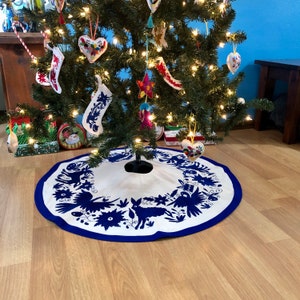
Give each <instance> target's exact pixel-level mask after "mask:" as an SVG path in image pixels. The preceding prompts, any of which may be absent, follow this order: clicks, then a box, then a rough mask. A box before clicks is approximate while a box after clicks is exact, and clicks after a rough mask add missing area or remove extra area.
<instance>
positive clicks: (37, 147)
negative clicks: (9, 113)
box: [6, 116, 59, 157]
mask: <svg viewBox="0 0 300 300" xmlns="http://www.w3.org/2000/svg"><path fill="white" fill-rule="evenodd" d="M44 125H45V127H46V129H47V131H48V136H45V137H41V138H40V139H39V141H33V143H31V142H30V139H31V135H30V127H31V126H32V125H31V122H30V118H28V117H23V116H22V117H12V118H11V120H10V123H9V124H8V125H7V127H6V133H7V134H8V135H10V132H11V131H12V132H13V133H14V134H15V136H16V138H17V140H18V142H17V149H16V150H15V151H12V152H14V155H15V156H16V157H19V156H28V155H38V154H48V153H54V152H58V151H59V144H58V142H57V128H56V122H53V121H51V120H47V119H45V124H44Z"/></svg>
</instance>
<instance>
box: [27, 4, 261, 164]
mask: <svg viewBox="0 0 300 300" xmlns="http://www.w3.org/2000/svg"><path fill="white" fill-rule="evenodd" d="M231 2H232V1H230V0H186V1H182V0H180V1H179V0H172V1H169V0H162V1H160V0H156V1H154V0H103V1H94V0H90V1H78V0H76V1H72V0H69V1H63V0H61V1H55V7H51V6H50V8H49V7H42V8H41V7H40V8H39V9H38V10H37V9H32V10H28V11H27V12H26V16H27V18H29V19H30V20H32V22H33V23H34V24H35V26H36V28H37V30H38V31H41V32H43V34H44V35H45V38H46V40H47V42H48V44H47V50H46V52H45V56H44V57H40V58H38V60H37V61H36V62H35V63H34V64H33V65H32V66H33V67H34V68H35V69H36V70H37V72H38V73H37V74H38V75H37V76H38V77H39V84H38V83H37V84H35V85H34V86H33V97H34V99H35V100H36V101H38V102H40V103H41V104H42V105H43V107H44V108H45V109H44V110H40V111H39V113H40V114H49V113H51V114H52V115H53V116H54V117H55V118H56V119H57V120H60V122H62V123H69V124H73V123H74V122H76V119H77V118H76V117H74V112H76V114H79V115H80V116H83V120H82V122H83V124H84V125H85V126H84V127H85V128H86V129H87V131H88V132H89V133H90V140H91V143H92V144H93V145H97V147H98V148H99V150H98V151H93V154H92V155H91V158H90V163H91V165H92V166H96V165H97V164H99V163H100V162H101V161H102V159H104V158H106V157H107V156H108V154H109V151H110V150H111V149H112V148H115V147H119V146H122V145H123V146H124V145H125V146H129V147H131V148H132V149H133V151H134V152H136V153H137V154H138V155H139V156H140V155H143V156H145V157H146V158H151V156H152V151H151V149H153V148H155V147H156V136H157V133H156V129H157V128H158V127H160V126H161V127H165V126H175V127H176V128H179V126H181V127H183V128H187V129H189V128H191V126H192V128H193V133H195V132H196V131H197V132H201V134H202V135H204V136H205V138H206V139H207V140H209V139H218V138H219V137H220V136H217V135H216V132H218V134H219V132H221V131H223V132H224V133H225V134H227V133H228V131H229V130H230V129H231V128H232V127H234V126H235V125H236V124H238V123H239V122H241V121H243V120H244V119H245V117H246V114H247V109H248V108H249V106H250V104H249V103H245V101H244V100H243V99H241V98H239V97H238V96H237V92H236V90H237V87H238V85H239V83H240V82H241V80H243V74H242V73H241V72H238V71H237V69H238V67H239V64H240V56H239V54H238V52H237V46H238V45H239V44H240V43H242V42H243V41H244V40H245V39H246V34H245V33H244V32H242V31H237V32H233V33H232V32H231V33H230V28H231V24H232V22H233V21H234V19H235V11H234V9H233V8H232V5H231ZM226 43H229V44H230V45H231V46H232V52H231V53H229V55H228V58H227V62H221V63H220V62H219V61H218V49H219V47H222V46H223V45H224V44H226ZM230 73H235V76H232V75H230ZM45 74H46V75H45ZM48 74H49V75H48ZM44 81H46V82H44ZM48 81H50V83H49V82H48ZM44 83H45V84H48V85H49V84H50V86H46V87H45V86H44ZM252 104H253V105H254V106H255V105H256V107H258V106H264V105H266V103H265V102H263V101H254V102H252ZM26 109H29V108H28V107H26ZM29 111H30V109H29ZM34 113H35V114H36V113H37V110H34ZM37 127H38V128H36V126H35V131H34V133H33V134H34V135H35V137H36V138H38V136H39V135H44V134H45V130H43V128H42V125H40V126H37ZM182 135H183V136H182ZM187 135H188V132H187V131H185V130H182V131H181V138H185V137H187ZM178 138H180V137H178ZM137 139H138V141H142V143H141V142H137ZM144 141H147V142H146V143H144ZM145 145H149V146H150V148H149V147H144V146H145Z"/></svg>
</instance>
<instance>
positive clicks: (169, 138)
mask: <svg viewBox="0 0 300 300" xmlns="http://www.w3.org/2000/svg"><path fill="white" fill-rule="evenodd" d="M178 133H179V130H167V131H165V132H164V141H165V143H166V145H167V146H178V145H181V141H179V140H178V139H177V137H176V135H177V134H178ZM188 139H190V138H189V137H188ZM197 141H198V142H205V137H204V136H203V135H202V134H201V133H199V132H196V134H195V136H194V142H197Z"/></svg>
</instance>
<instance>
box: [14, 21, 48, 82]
mask: <svg viewBox="0 0 300 300" xmlns="http://www.w3.org/2000/svg"><path fill="white" fill-rule="evenodd" d="M16 25H18V26H20V27H21V28H22V30H23V33H26V32H27V30H26V29H25V27H24V26H23V24H22V23H20V22H19V21H14V22H13V23H12V28H13V30H14V33H15V35H16V36H17V38H18V39H19V41H20V42H21V44H22V46H23V47H24V49H25V50H26V52H27V53H28V54H29V56H30V58H31V59H32V60H33V61H36V60H37V58H36V56H34V55H33V54H32V52H31V51H30V50H29V49H28V47H27V45H26V44H25V42H24V41H23V39H22V38H21V37H20V35H19V32H18V31H17V29H16ZM41 34H42V36H43V37H44V39H45V40H46V39H47V35H46V34H45V33H44V32H42V31H41ZM35 80H36V82H37V83H38V84H41V85H43V86H50V82H49V79H48V77H47V76H46V74H44V73H41V72H39V71H37V73H36V75H35Z"/></svg>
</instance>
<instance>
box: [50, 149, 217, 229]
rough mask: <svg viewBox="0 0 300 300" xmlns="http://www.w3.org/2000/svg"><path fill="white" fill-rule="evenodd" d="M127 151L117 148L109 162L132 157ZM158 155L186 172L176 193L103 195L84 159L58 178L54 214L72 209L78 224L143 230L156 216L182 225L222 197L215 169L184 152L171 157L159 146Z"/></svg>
mask: <svg viewBox="0 0 300 300" xmlns="http://www.w3.org/2000/svg"><path fill="white" fill-rule="evenodd" d="M131 157H132V153H131V152H130V151H129V150H125V149H123V150H120V149H119V150H118V151H113V152H112V154H111V155H110V157H109V158H108V161H109V162H111V163H114V162H119V161H122V160H128V159H130V158H131ZM155 159H157V160H158V161H160V162H162V163H166V164H168V165H172V166H174V167H175V168H177V169H178V170H180V171H181V173H182V174H183V179H178V185H177V186H176V188H175V189H174V190H173V191H169V192H167V193H166V194H164V195H158V196H147V197H143V198H139V199H134V198H130V199H127V198H124V199H121V198H116V199H111V198H110V197H109V196H106V195H101V196H99V194H101V191H96V190H95V187H94V172H93V170H92V169H91V168H89V166H88V164H87V161H86V160H84V159H83V160H80V161H77V162H76V163H74V162H70V163H69V164H68V165H67V166H66V167H65V168H63V170H62V171H61V172H60V174H58V175H57V176H56V178H55V181H56V184H55V185H54V193H53V196H54V198H55V200H56V206H55V209H56V212H57V213H59V214H61V215H64V214H66V213H68V212H71V216H72V217H73V218H74V221H75V222H79V223H81V224H83V225H87V226H88V225H90V224H94V227H98V226H100V227H103V228H104V230H105V231H107V230H109V229H110V228H115V227H122V228H123V229H124V230H132V229H134V230H143V229H144V228H149V227H153V226H154V225H155V222H156V218H157V217H163V218H164V219H165V220H166V221H168V222H170V223H182V222H186V221H187V220H189V219H191V218H195V217H197V216H199V215H201V214H202V213H203V211H204V210H208V209H210V208H211V207H212V206H213V205H214V203H216V201H218V200H219V198H220V193H222V191H223V189H222V184H221V182H220V180H219V179H218V178H217V177H216V175H215V173H214V172H212V171H211V170H210V168H208V167H207V166H204V165H202V164H201V163H200V162H198V161H196V162H190V161H188V160H187V159H186V158H185V156H184V154H181V153H179V154H176V155H173V154H172V153H170V152H167V151H163V150H161V149H156V150H155Z"/></svg>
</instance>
